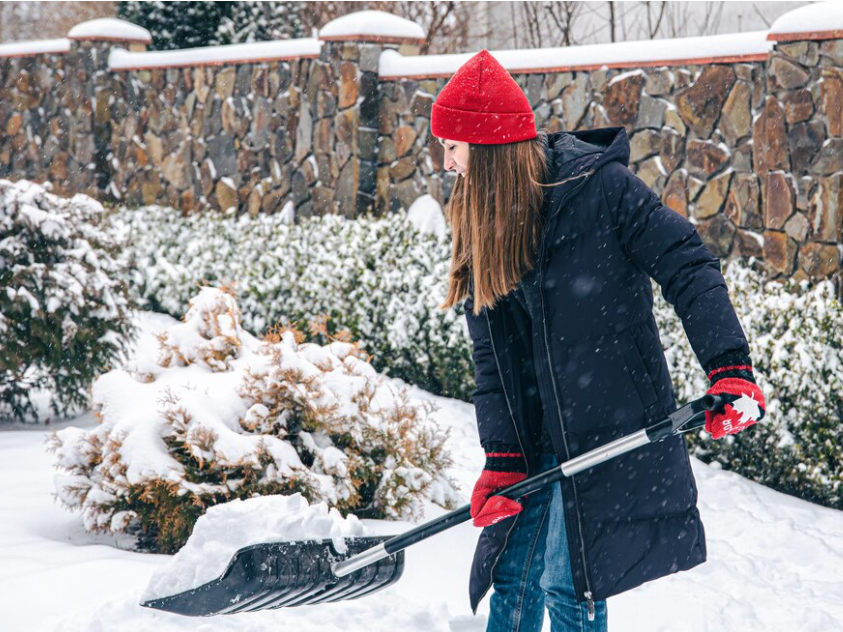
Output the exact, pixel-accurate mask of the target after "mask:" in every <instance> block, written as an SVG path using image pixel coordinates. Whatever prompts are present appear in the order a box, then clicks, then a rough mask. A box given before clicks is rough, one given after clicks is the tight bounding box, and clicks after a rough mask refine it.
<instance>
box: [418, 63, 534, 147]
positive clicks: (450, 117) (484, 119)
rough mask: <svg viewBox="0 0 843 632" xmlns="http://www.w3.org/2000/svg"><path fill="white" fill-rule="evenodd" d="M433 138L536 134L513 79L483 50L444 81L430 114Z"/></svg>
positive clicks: (488, 141) (489, 139) (513, 138)
mask: <svg viewBox="0 0 843 632" xmlns="http://www.w3.org/2000/svg"><path fill="white" fill-rule="evenodd" d="M430 131H431V132H432V133H433V135H434V136H436V137H437V138H446V139H448V140H457V141H463V142H466V143H477V144H480V145H501V144H503V143H517V142H518V141H522V140H529V139H531V138H535V137H536V117H535V116H534V115H533V110H532V109H531V108H530V102H529V101H528V100H527V96H526V95H525V94H524V92H523V91H522V90H521V88H520V87H519V86H518V84H517V83H515V79H513V78H512V75H510V74H509V73H508V72H507V71H506V69H505V68H504V67H503V66H501V65H500V64H499V63H498V61H497V60H496V59H495V58H494V57H492V55H491V54H490V53H489V51H487V50H481V51H480V52H479V53H477V54H476V55H475V56H474V57H472V58H471V59H469V60H468V61H467V62H465V63H464V64H463V65H462V66H460V68H459V70H457V72H456V74H454V76H453V77H451V80H450V81H448V83H447V84H445V87H444V88H442V91H441V92H440V93H439V96H438V97H436V103H434V104H433V110H432V112H431V115H430Z"/></svg>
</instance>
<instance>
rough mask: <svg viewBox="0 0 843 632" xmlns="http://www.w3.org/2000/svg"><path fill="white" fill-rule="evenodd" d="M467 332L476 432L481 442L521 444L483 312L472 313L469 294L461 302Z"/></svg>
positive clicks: (486, 443) (487, 443) (481, 443)
mask: <svg viewBox="0 0 843 632" xmlns="http://www.w3.org/2000/svg"><path fill="white" fill-rule="evenodd" d="M463 306H464V308H465V318H466V321H467V323H468V331H469V334H470V335H471V341H472V345H473V347H474V350H473V353H472V358H473V359H474V380H475V383H476V388H475V389H474V392H473V393H472V401H473V402H474V411H475V414H476V416H477V431H478V433H479V435H480V445H482V446H487V445H489V444H493V443H494V444H506V445H511V446H519V447H520V445H521V443H520V441H519V440H518V433H517V431H516V429H515V420H514V419H513V416H512V412H511V411H510V409H509V404H508V403H507V400H506V393H505V391H504V385H503V383H502V382H501V376H500V372H499V371H498V365H497V362H496V361H495V354H494V351H493V348H492V340H491V334H490V330H489V325H488V322H487V321H486V314H485V312H481V314H480V315H479V316H475V315H474V314H473V313H472V310H473V309H474V302H473V300H472V299H471V297H470V296H469V298H467V299H465V302H464V303H463Z"/></svg>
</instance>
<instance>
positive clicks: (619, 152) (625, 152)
mask: <svg viewBox="0 0 843 632" xmlns="http://www.w3.org/2000/svg"><path fill="white" fill-rule="evenodd" d="M544 142H545V143H547V152H548V182H549V183H552V182H561V183H562V184H560V185H558V186H555V187H552V188H549V189H548V198H547V206H546V209H547V211H548V213H549V216H553V215H554V214H555V213H556V212H557V211H558V210H559V208H560V207H561V205H562V203H563V202H564V200H565V199H567V198H568V197H569V195H570V194H571V193H572V192H573V191H574V190H576V189H578V188H579V187H580V185H581V184H582V183H583V181H584V180H586V179H587V178H588V175H589V174H590V173H593V172H596V171H597V170H598V169H599V168H600V167H602V166H603V165H605V164H608V163H610V162H619V163H621V164H622V165H623V166H625V167H626V166H628V165H629V137H628V136H627V134H626V129H625V128H623V127H603V128H600V129H591V130H582V131H575V132H555V133H553V134H547V136H545V137H544Z"/></svg>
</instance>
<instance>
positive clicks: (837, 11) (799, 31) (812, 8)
mask: <svg viewBox="0 0 843 632" xmlns="http://www.w3.org/2000/svg"><path fill="white" fill-rule="evenodd" d="M768 39H770V40H774V41H777V42H791V41H794V40H806V39H810V40H813V39H843V3H841V2H839V1H838V2H818V3H816V4H809V5H807V6H804V7H799V8H798V9H794V10H793V11H790V12H788V13H785V14H784V15H782V16H779V17H778V18H777V19H776V21H775V22H773V25H772V26H771V27H770V31H769V36H768Z"/></svg>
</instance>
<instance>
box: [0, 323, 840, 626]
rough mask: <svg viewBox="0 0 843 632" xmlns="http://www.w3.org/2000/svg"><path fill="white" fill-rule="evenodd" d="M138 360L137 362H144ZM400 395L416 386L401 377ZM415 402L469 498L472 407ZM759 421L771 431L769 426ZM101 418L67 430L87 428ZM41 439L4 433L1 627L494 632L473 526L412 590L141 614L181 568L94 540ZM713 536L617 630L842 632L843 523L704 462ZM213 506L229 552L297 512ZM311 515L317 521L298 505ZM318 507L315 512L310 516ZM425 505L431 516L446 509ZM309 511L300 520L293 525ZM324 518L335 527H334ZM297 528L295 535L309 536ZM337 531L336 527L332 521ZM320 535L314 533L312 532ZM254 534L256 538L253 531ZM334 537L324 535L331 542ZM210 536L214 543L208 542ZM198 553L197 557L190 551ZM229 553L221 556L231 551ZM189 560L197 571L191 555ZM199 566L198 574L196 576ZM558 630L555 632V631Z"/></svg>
mask: <svg viewBox="0 0 843 632" xmlns="http://www.w3.org/2000/svg"><path fill="white" fill-rule="evenodd" d="M139 318H140V320H139V324H140V325H141V327H142V330H143V335H142V336H141V337H140V338H139V340H138V343H137V344H138V347H137V350H136V354H137V355H140V354H147V355H153V354H154V352H155V350H156V347H155V345H154V340H155V338H154V334H155V333H157V332H159V331H163V330H166V329H167V328H169V327H171V326H172V325H173V323H174V322H176V321H174V320H173V319H172V318H169V317H167V316H163V315H160V314H154V313H140V314H139ZM137 355H136V356H135V357H136V359H137ZM395 384H396V386H397V385H401V384H403V382H401V381H400V380H395ZM410 389H411V395H412V400H413V401H428V402H433V403H435V404H436V405H437V406H439V407H440V408H439V410H438V411H437V412H436V413H435V417H436V419H437V421H438V422H439V423H440V424H442V427H443V428H447V429H449V430H450V437H449V445H450V449H451V451H452V454H453V456H454V460H455V463H454V466H453V467H452V468H451V470H450V471H449V473H450V475H452V476H453V477H454V478H455V479H456V480H458V481H459V483H460V484H461V487H462V494H463V501H467V500H468V494H469V491H470V489H471V486H472V485H473V483H474V479H475V477H476V475H477V473H478V472H479V471H480V468H481V467H482V464H483V458H484V457H483V453H482V449H481V448H480V447H479V444H478V438H477V431H476V424H475V418H474V415H475V413H474V408H473V406H471V405H470V404H467V403H465V402H461V401H458V400H451V399H446V398H442V397H437V396H435V395H431V394H429V393H426V392H424V391H422V390H420V389H418V388H415V387H410ZM761 423H764V422H763V421H762V422H761ZM95 425H96V422H95V420H94V419H93V417H92V416H91V415H90V414H86V415H83V416H81V417H79V418H76V419H72V420H66V421H62V422H60V423H59V426H68V427H71V426H72V427H80V428H83V429H90V428H92V427H94V426H95ZM44 434H45V433H44V431H43V429H38V430H32V429H29V430H22V429H12V430H9V431H5V432H0V595H3V602H2V603H3V607H2V608H0V630H14V631H17V630H27V631H29V630H32V631H35V632H51V631H54V632H105V631H108V632H147V631H148V630H150V629H154V630H156V632H183V631H185V632H186V631H188V630H203V631H204V632H234V631H238V632H269V631H274V630H285V629H289V630H296V631H297V632H340V631H346V630H360V629H365V630H366V631H367V632H387V631H389V632H393V631H394V630H402V631H406V632H421V631H425V632H428V631H434V632H451V631H455V630H460V631H463V632H481V631H482V630H484V629H485V626H486V618H487V616H488V598H487V599H486V600H484V602H483V603H482V604H481V606H480V610H479V611H478V615H477V616H476V617H475V616H472V615H471V612H470V608H469V605H468V596H467V583H468V571H469V566H470V563H471V557H472V554H473V551H474V546H475V544H476V541H477V537H478V535H479V533H480V532H479V530H478V529H475V528H474V527H472V526H471V525H470V523H464V524H462V525H459V526H457V527H454V528H452V529H450V530H448V531H446V532H443V533H441V534H439V535H437V536H435V537H433V538H430V539H429V540H426V541H424V542H421V543H419V544H417V545H414V546H412V547H410V548H409V549H407V551H406V568H405V571H404V576H403V577H402V579H401V580H400V581H399V582H397V583H396V584H394V585H393V586H390V587H389V588H387V589H385V590H383V591H381V592H378V593H375V594H372V595H370V596H367V597H365V598H363V599H359V600H356V601H348V602H340V603H336V604H324V605H317V606H305V607H298V608H289V609H282V610H274V611H263V612H258V613H251V614H242V615H235V616H219V617H212V618H208V619H203V620H196V619H191V618H186V617H180V616H178V615H170V614H167V613H162V612H158V611H153V610H149V609H146V608H142V607H141V606H139V605H138V602H139V601H140V599H141V597H142V596H143V594H144V590H145V588H146V587H147V585H148V584H149V582H150V579H152V578H153V577H159V578H160V577H163V576H164V575H165V574H166V573H167V569H168V568H169V567H171V565H173V564H174V562H175V561H176V558H171V557H169V556H164V555H150V554H141V553H136V552H133V551H131V550H128V547H129V546H130V541H129V540H128V539H126V538H121V537H118V538H115V537H114V536H102V535H91V534H89V533H86V532H85V531H84V529H83V525H82V520H81V518H80V517H79V516H78V515H77V514H72V513H68V512H67V511H65V510H64V509H62V508H61V507H60V506H59V505H58V504H56V503H55V502H54V501H53V498H52V490H53V481H52V478H53V477H52V472H51V463H52V461H53V457H52V456H51V455H49V454H48V453H47V452H46V451H45V450H44ZM691 463H692V466H693V470H694V475H695V477H696V480H697V485H698V489H699V509H700V514H701V516H702V519H703V522H704V524H705V529H706V538H707V543H708V561H707V562H706V563H704V564H702V565H700V566H698V567H696V568H694V569H692V570H690V571H686V572H682V573H678V574H675V575H671V576H668V577H665V578H662V579H659V580H657V581H654V582H650V583H647V584H645V585H644V586H641V587H640V588H637V589H635V590H632V591H629V592H626V593H623V594H621V595H619V596H617V597H613V598H610V599H609V619H610V621H611V623H610V625H611V628H610V629H611V630H612V632H778V631H788V632H790V631H794V632H795V631H799V632H841V631H843V623H841V622H843V576H841V573H840V569H841V568H843V512H840V511H834V510H831V509H826V508H823V507H819V506H817V505H812V504H810V503H807V502H804V501H801V500H799V499H796V498H792V497H790V496H785V495H783V494H779V493H777V492H774V491H772V490H769V489H767V488H765V487H762V486H760V485H758V484H755V483H752V482H749V481H747V480H746V479H743V478H741V477H740V476H738V475H736V474H734V473H731V472H726V471H722V470H720V469H719V468H716V467H710V466H707V465H704V464H702V463H701V462H699V461H698V460H696V459H693V458H692V459H691ZM255 500H257V501H258V502H257V503H254V502H253V501H251V500H250V501H245V502H240V503H230V504H229V505H228V506H226V505H221V506H217V507H215V508H213V509H212V510H211V511H212V512H214V513H213V514H211V513H210V512H209V515H212V516H213V517H212V518H208V519H207V520H205V523H204V524H205V525H206V526H203V527H201V528H200V527H199V526H197V529H196V532H195V533H196V535H195V536H194V538H197V539H201V538H199V536H200V535H201V534H202V533H204V534H205V535H208V538H209V539H208V540H207V541H206V545H205V547H200V548H203V549H204V550H209V549H208V547H210V542H211V540H213V541H214V542H217V543H219V544H220V546H222V547H229V548H231V547H236V542H241V541H247V540H248V539H250V538H251V537H262V536H261V535H260V534H261V532H263V533H264V536H266V537H269V532H270V531H272V530H273V529H274V528H275V527H274V526H273V525H279V524H281V525H283V521H284V517H283V516H275V515H268V514H270V513H271V512H268V511H260V509H263V508H264V507H270V506H271V507H273V508H274V507H276V506H277V505H276V504H275V503H284V502H286V503H289V505H292V506H295V503H296V502H297V501H295V500H293V499H292V497H291V498H288V499H287V500H286V501H284V500H281V499H278V498H272V497H264V498H261V499H255ZM299 509H300V510H302V511H304V512H306V511H307V510H306V509H304V508H303V506H302V505H299ZM309 509H313V507H312V506H311V507H309V508H308V510H309ZM443 511H444V510H442V509H441V508H440V507H438V506H436V505H434V504H432V503H427V504H426V506H425V513H426V515H425V519H428V520H429V519H431V518H435V517H437V516H439V515H441V514H442V513H443ZM296 515H300V514H297V513H296V512H295V511H292V512H291V513H290V516H296ZM322 518H324V519H327V517H325V516H322ZM294 523H295V520H294V519H292V522H291V523H290V525H291V526H290V528H291V529H292V530H291V531H289V532H288V531H285V527H283V526H282V527H280V531H281V532H282V533H286V534H287V535H288V536H292V537H298V536H296V535H295V533H294V532H293V530H294V527H293V526H292V525H293V524H294ZM327 524H328V523H327V521H326V522H325V525H327ZM360 524H361V525H362V526H361V528H363V529H365V530H366V531H368V532H370V533H372V534H375V535H387V534H396V533H401V532H403V531H405V530H406V529H409V528H411V527H412V526H413V523H410V522H403V521H396V522H387V521H378V520H362V521H360ZM316 531H318V529H315V530H314V532H316ZM249 533H251V534H252V535H251V536H248V535H247V536H244V534H249ZM321 533H324V531H322V532H321ZM211 536H213V537H211ZM183 553H185V552H183ZM221 557H222V555H221ZM182 561H187V560H186V559H182ZM188 566H189V565H188ZM544 629H545V630H546V631H549V630H550V627H549V625H548V623H547V622H545V628H544Z"/></svg>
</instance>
